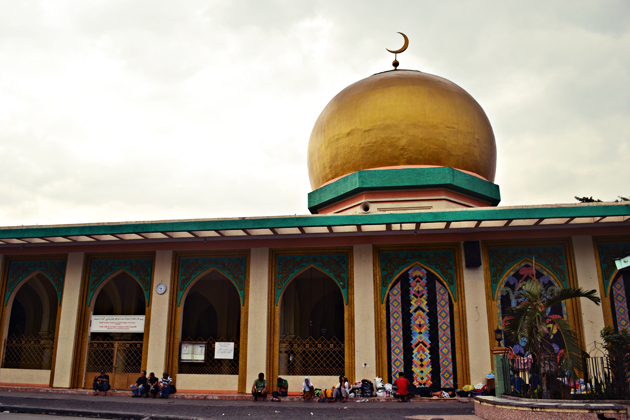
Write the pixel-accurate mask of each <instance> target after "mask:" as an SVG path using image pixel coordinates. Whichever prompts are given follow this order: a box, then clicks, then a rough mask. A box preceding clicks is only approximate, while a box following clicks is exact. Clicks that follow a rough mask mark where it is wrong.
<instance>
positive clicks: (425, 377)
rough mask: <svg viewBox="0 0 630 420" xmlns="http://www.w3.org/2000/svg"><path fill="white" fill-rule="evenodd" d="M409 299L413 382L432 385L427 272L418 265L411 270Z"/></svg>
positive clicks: (420, 384)
mask: <svg viewBox="0 0 630 420" xmlns="http://www.w3.org/2000/svg"><path fill="white" fill-rule="evenodd" d="M409 301H410V302H411V307H410V311H411V314H412V316H411V347H412V348H413V382H414V383H415V384H418V385H419V386H431V354H430V353H429V349H430V348H431V339H430V338H429V317H428V314H429V306H428V299H427V272H426V271H425V270H423V269H422V268H421V267H420V266H417V265H416V266H414V267H413V268H412V269H411V270H409Z"/></svg>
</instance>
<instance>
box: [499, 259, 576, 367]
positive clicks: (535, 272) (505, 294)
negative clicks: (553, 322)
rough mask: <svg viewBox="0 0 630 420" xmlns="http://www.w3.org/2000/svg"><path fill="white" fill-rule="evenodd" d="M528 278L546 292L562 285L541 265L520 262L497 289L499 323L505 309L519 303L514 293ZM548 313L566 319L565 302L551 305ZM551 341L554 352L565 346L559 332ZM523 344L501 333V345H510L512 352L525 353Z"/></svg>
mask: <svg viewBox="0 0 630 420" xmlns="http://www.w3.org/2000/svg"><path fill="white" fill-rule="evenodd" d="M530 279H536V280H538V281H539V282H540V285H541V286H542V288H543V289H544V290H545V291H547V292H553V291H554V290H555V289H557V288H559V287H562V286H559V285H558V284H556V283H555V282H554V280H553V279H552V278H551V276H549V275H548V274H547V273H546V272H545V270H544V269H543V268H542V267H539V266H538V265H536V268H535V269H534V267H533V265H532V264H529V263H523V264H520V265H519V267H518V268H516V269H515V270H514V272H512V274H511V275H510V276H509V277H508V278H507V279H506V280H505V282H504V283H503V286H502V287H501V289H500V290H499V297H498V299H497V305H498V308H497V310H498V313H499V323H500V325H503V317H504V315H505V314H506V311H507V309H508V308H510V307H512V306H517V305H518V304H519V301H518V299H517V296H516V293H517V291H518V290H519V288H520V286H521V285H522V283H523V282H525V281H527V280H530ZM548 315H549V316H551V315H559V316H561V317H562V318H564V319H568V317H567V310H566V304H565V303H564V302H563V303H558V304H555V305H553V306H552V307H551V310H550V311H549V313H548ZM551 343H552V345H553V348H554V351H555V353H556V354H558V353H559V352H560V350H562V349H564V347H565V346H564V340H563V339H562V335H561V334H555V335H554V336H553V339H552V340H551ZM524 344H525V343H524V342H523V343H514V342H513V341H512V340H511V339H510V337H508V335H507V334H504V335H503V346H504V347H511V348H512V349H513V350H514V353H515V354H517V355H520V356H523V355H525V350H524V349H523V345H524Z"/></svg>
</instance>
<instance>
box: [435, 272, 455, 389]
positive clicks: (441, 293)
mask: <svg viewBox="0 0 630 420" xmlns="http://www.w3.org/2000/svg"><path fill="white" fill-rule="evenodd" d="M435 294H436V301H437V318H438V340H439V349H440V380H441V386H442V388H444V387H450V388H454V387H455V386H454V385H453V378H454V375H453V357H452V354H451V351H452V347H451V313H450V311H451V309H450V305H449V303H450V302H449V300H450V299H449V296H448V290H446V287H444V286H443V285H442V284H441V283H440V282H436V283H435Z"/></svg>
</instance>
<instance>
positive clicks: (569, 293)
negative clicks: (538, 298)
mask: <svg viewBox="0 0 630 420" xmlns="http://www.w3.org/2000/svg"><path fill="white" fill-rule="evenodd" d="M596 293H597V291H596V290H584V289H582V288H581V287H580V288H578V289H574V288H569V289H558V290H556V292H555V293H553V294H552V295H550V296H548V297H547V300H546V301H545V306H546V307H547V308H550V307H552V306H553V305H555V304H557V303H561V302H564V301H566V300H569V299H579V298H586V299H588V300H590V301H591V302H593V303H594V304H596V305H599V303H600V302H601V299H600V298H599V297H598V296H597V295H596Z"/></svg>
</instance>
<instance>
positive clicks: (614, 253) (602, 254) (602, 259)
mask: <svg viewBox="0 0 630 420" xmlns="http://www.w3.org/2000/svg"><path fill="white" fill-rule="evenodd" d="M597 251H598V253H599V266H600V268H601V270H602V280H604V294H605V296H608V288H609V287H610V282H611V281H613V278H614V277H615V274H616V273H617V265H616V264H615V260H618V259H619V258H623V257H625V256H628V255H630V243H625V244H624V243H621V244H601V245H598V246H597Z"/></svg>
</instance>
